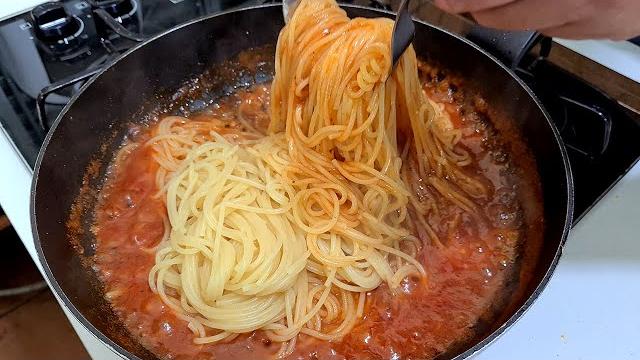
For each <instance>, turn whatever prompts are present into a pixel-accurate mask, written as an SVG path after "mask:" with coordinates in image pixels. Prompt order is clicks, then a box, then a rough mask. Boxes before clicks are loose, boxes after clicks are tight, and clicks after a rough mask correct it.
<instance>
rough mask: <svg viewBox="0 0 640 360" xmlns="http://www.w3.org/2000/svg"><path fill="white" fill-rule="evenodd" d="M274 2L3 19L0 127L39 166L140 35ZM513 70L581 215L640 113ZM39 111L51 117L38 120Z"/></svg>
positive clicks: (65, 8)
mask: <svg viewBox="0 0 640 360" xmlns="http://www.w3.org/2000/svg"><path fill="white" fill-rule="evenodd" d="M269 2H272V1H269V0H188V1H181V0H170V1H167V0H65V1H62V2H59V3H47V4H45V5H42V6H39V7H37V8H36V9H34V11H32V12H30V13H25V14H23V15H19V16H16V17H14V18H11V19H8V20H5V21H3V22H0V49H2V51H0V125H2V128H3V129H4V131H5V132H6V133H7V134H8V135H9V136H10V138H11V140H12V141H13V143H14V144H15V147H16V150H17V152H18V153H19V154H20V155H21V156H22V157H23V159H24V161H25V162H26V163H27V164H28V165H29V166H30V167H31V168H33V166H34V164H35V161H36V157H37V154H38V151H39V149H40V146H41V145H42V142H43V140H44V137H45V134H46V130H47V129H48V127H49V126H50V124H51V121H52V119H55V117H56V116H57V114H58V113H59V112H60V111H61V110H62V107H63V106H64V105H65V104H66V103H67V102H68V101H69V99H70V97H71V96H72V95H73V94H74V93H76V92H77V90H78V89H79V88H80V86H81V85H82V83H83V82H84V81H85V80H86V79H88V78H89V77H90V76H91V75H92V74H95V73H96V72H97V71H99V69H100V68H101V66H102V65H103V64H105V63H106V62H108V61H110V60H111V59H114V58H116V57H117V56H119V55H120V54H122V52H123V51H125V50H126V49H128V48H130V47H131V46H133V45H135V43H136V40H138V41H139V40H141V38H143V37H144V36H151V35H154V34H157V33H159V32H161V31H164V30H166V29H169V28H171V27H173V26H175V25H177V24H180V23H183V22H185V21H188V20H190V19H193V18H196V17H199V16H203V15H206V14H210V13H214V12H218V11H222V10H227V9H230V8H233V7H238V6H246V5H256V4H261V3H269ZM354 2H356V3H359V4H366V5H373V6H378V7H379V6H380V3H381V2H380V1H366V0H362V1H354ZM96 9H101V11H96ZM140 34H142V36H141V35H140ZM517 73H518V75H519V76H520V77H521V78H522V79H523V80H524V81H525V82H526V83H527V84H529V86H530V87H531V88H532V89H533V90H534V92H535V93H536V94H537V95H538V97H539V98H540V99H541V100H542V102H543V103H544V105H545V107H546V108H547V110H548V111H549V113H550V114H551V116H552V118H553V120H554V122H555V123H556V125H557V126H558V128H559V130H560V132H561V134H562V137H563V139H564V141H565V143H566V145H567V148H568V152H569V157H570V161H571V167H572V170H573V173H574V176H575V190H576V217H577V218H578V219H579V218H580V217H581V216H582V215H583V214H584V213H585V212H586V211H588V209H590V208H591V206H593V204H595V203H596V202H597V201H598V200H599V199H600V198H601V197H602V196H603V195H604V194H605V193H606V192H607V191H608V190H609V189H610V188H611V187H612V186H613V185H614V184H615V183H616V182H617V181H618V180H619V179H620V178H621V177H622V176H623V175H624V174H626V173H627V171H628V170H629V169H630V168H631V166H633V164H635V162H636V161H637V159H638V158H639V157H640V141H638V139H640V115H639V114H637V113H635V112H633V111H631V110H628V109H626V108H624V107H623V106H621V105H620V104H618V102H617V101H615V100H614V99H611V98H609V97H608V96H607V95H605V94H604V93H602V92H601V91H599V90H598V89H596V88H594V87H593V86H591V85H589V84H587V83H586V82H584V81H583V80H581V79H579V78H577V77H575V76H573V75H571V74H569V73H567V72H565V71H564V70H562V69H560V68H558V67H556V66H554V65H553V64H551V63H550V62H548V61H546V60H545V59H544V57H536V58H531V59H525V60H524V61H523V63H522V64H520V67H519V69H518V70H517ZM38 111H39V112H40V113H41V116H40V118H43V119H47V120H44V121H40V120H39V116H38Z"/></svg>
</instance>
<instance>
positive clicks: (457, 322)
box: [95, 66, 542, 359]
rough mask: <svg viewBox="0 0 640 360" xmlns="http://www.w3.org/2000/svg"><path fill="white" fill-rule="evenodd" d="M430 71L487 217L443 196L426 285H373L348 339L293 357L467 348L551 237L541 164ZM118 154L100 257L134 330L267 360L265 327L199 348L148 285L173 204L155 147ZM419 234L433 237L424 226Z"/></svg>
mask: <svg viewBox="0 0 640 360" xmlns="http://www.w3.org/2000/svg"><path fill="white" fill-rule="evenodd" d="M421 75H422V77H423V79H424V82H425V89H426V91H427V93H428V94H429V95H430V96H431V98H432V99H434V100H436V101H439V102H442V103H445V104H446V110H447V111H448V112H449V114H450V115H451V117H452V121H453V123H454V125H455V126H456V127H458V128H461V129H463V133H464V137H463V139H462V141H461V142H462V144H463V146H464V147H466V148H467V149H468V150H469V151H470V152H471V153H472V154H473V157H474V160H475V161H474V163H473V164H472V165H470V166H468V167H466V168H465V170H466V171H469V172H470V173H474V174H476V176H478V177H480V178H482V179H483V181H484V182H485V183H486V184H487V185H488V186H489V188H490V189H491V192H490V197H489V199H487V200H483V201H482V202H481V203H479V205H480V209H483V211H484V214H482V215H483V218H484V219H485V220H484V221H477V220H475V219H473V218H471V217H469V216H466V215H463V214H460V213H459V211H458V210H456V209H455V207H453V206H450V205H448V204H447V203H446V202H445V201H444V200H439V204H440V207H441V208H442V209H443V210H442V213H441V215H440V217H439V218H433V219H429V222H430V224H431V226H432V227H433V228H434V229H435V230H436V232H437V233H438V235H439V237H440V238H441V239H443V241H442V242H443V244H444V246H443V247H437V246H434V245H430V244H426V245H425V246H424V248H423V249H422V252H421V253H420V255H419V259H420V260H421V261H422V263H423V264H424V266H425V269H426V271H427V273H428V282H427V283H426V284H424V283H422V282H418V281H417V279H411V278H409V279H406V280H405V281H404V282H403V286H402V287H401V290H400V291H399V292H398V293H396V294H391V292H390V291H389V289H387V288H386V287H384V286H382V287H380V288H378V289H376V290H375V291H372V292H371V293H369V294H368V296H367V301H366V307H365V315H364V317H363V319H361V320H360V321H359V323H358V324H357V325H356V326H355V328H354V329H353V330H352V331H351V332H350V333H349V335H348V336H346V337H345V338H343V339H342V340H340V341H336V342H322V341H318V340H315V339H312V338H308V337H304V336H300V338H299V341H298V344H297V346H296V352H295V353H294V354H293V355H292V356H291V358H304V359H344V358H348V359H401V358H402V359H416V358H433V357H435V356H437V355H439V354H442V353H446V352H447V351H454V352H455V351H456V350H455V349H456V347H457V346H459V345H460V344H463V345H464V343H465V342H466V341H468V340H470V339H473V338H474V337H476V336H478V335H481V334H482V333H483V332H485V331H486V330H488V329H490V328H491V325H490V324H491V323H492V321H493V320H495V318H496V317H498V316H500V311H499V310H504V308H505V307H506V306H507V304H508V303H509V302H510V299H512V297H513V294H514V293H516V292H515V290H517V289H516V288H517V287H518V286H522V285H523V283H524V282H525V281H526V274H523V272H524V271H526V267H523V266H522V264H523V262H526V261H527V259H525V258H528V259H531V258H534V257H535V251H528V250H526V249H528V248H529V249H530V248H535V244H536V243H539V242H540V237H541V236H542V231H541V229H542V216H541V210H540V208H541V199H540V190H539V186H538V185H537V183H536V181H535V176H534V175H533V174H535V170H533V169H523V168H522V167H523V166H527V165H526V164H531V163H532V162H531V161H529V162H527V161H517V160H518V159H515V157H514V156H509V153H508V150H507V149H508V148H509V147H508V146H507V145H505V144H506V142H502V141H499V140H496V139H501V138H504V137H507V136H509V135H508V131H505V132H504V133H503V132H501V133H500V136H497V135H496V134H497V133H496V130H495V129H494V128H493V127H492V126H491V125H489V124H488V120H487V110H486V105H484V104H483V102H482V101H481V100H478V99H475V100H474V99H473V98H471V97H469V96H463V95H461V92H460V91H457V86H456V85H455V84H454V83H453V82H450V81H449V80H448V79H447V78H446V77H443V76H442V75H441V74H439V72H437V71H436V70H434V69H433V68H429V67H426V66H423V67H422V68H421ZM267 101H268V88H267V87H264V86H256V87H254V88H252V89H250V90H243V91H238V92H237V93H236V94H235V95H232V96H230V97H228V98H227V99H223V100H221V101H220V102H219V103H217V104H216V105H215V106H212V107H211V108H209V109H208V110H207V111H204V112H202V113H200V114H199V115H197V117H198V119H199V120H205V121H206V119H207V118H210V117H212V116H213V117H216V118H223V119H228V120H229V121H233V119H234V116H235V115H234V114H235V113H236V110H237V107H238V106H239V105H240V104H244V105H243V109H244V110H243V111H246V113H245V117H246V118H248V119H252V120H253V121H254V123H255V125H256V126H259V127H264V126H266V122H268V118H266V121H265V114H267V113H268V112H266V111H265V110H266V108H267V106H268V103H267ZM134 130H136V131H135V132H137V135H135V136H134V137H133V139H132V140H131V143H132V144H141V143H144V141H145V140H146V139H148V137H149V132H150V131H149V129H148V128H140V129H134ZM127 149H131V148H129V147H128V148H127ZM121 155H122V156H119V158H118V159H117V160H116V161H115V163H114V164H113V165H112V170H111V172H110V175H109V178H108V180H107V182H106V185H105V187H104V188H103V190H102V193H101V201H100V203H99V206H98V208H97V210H96V224H95V225H96V226H95V233H96V249H97V250H96V256H95V262H96V268H97V269H98V273H99V275H100V278H101V279H102V281H103V283H104V287H105V291H106V294H107V298H108V300H109V301H110V303H111V304H112V306H113V308H114V310H115V311H116V313H117V314H118V315H119V316H120V318H121V319H122V321H123V323H124V325H125V326H126V328H127V329H128V331H129V332H130V333H131V334H132V335H133V336H134V337H136V338H137V339H139V341H140V342H141V343H142V344H143V345H144V346H145V347H147V348H148V349H149V350H150V351H152V352H153V353H154V354H156V355H157V356H158V357H160V358H163V359H248V358H252V359H261V358H270V357H271V356H272V355H273V354H275V353H276V352H277V351H278V349H279V344H272V343H271V342H269V341H268V340H266V338H265V337H264V336H262V335H261V334H260V332H256V333H253V334H250V335H244V336H240V337H238V338H236V339H234V340H233V341H231V342H230V343H222V344H215V345H195V344H194V343H193V342H192V339H193V334H192V333H191V331H190V330H189V329H188V328H187V324H186V322H184V321H182V320H180V319H178V318H177V317H176V316H175V315H174V314H173V313H172V311H171V310H169V309H168V308H167V307H166V306H165V305H164V304H163V303H162V301H161V300H160V298H159V297H158V296H157V295H156V294H154V293H153V292H152V291H151V290H150V289H149V285H148V273H149V270H150V268H151V267H152V266H153V264H154V254H153V252H152V251H149V250H147V249H148V248H151V247H153V246H154V245H156V244H157V243H158V242H159V241H160V240H161V238H162V236H163V219H164V217H165V211H166V209H165V207H164V204H163V202H162V200H161V199H155V198H154V197H153V194H154V193H155V192H156V191H157V189H156V186H155V179H154V176H155V171H156V169H157V165H156V164H155V163H154V161H153V159H152V153H151V149H150V148H148V147H144V146H137V147H135V148H133V150H125V153H123V154H121ZM522 156H524V155H522ZM522 164H525V165H522ZM525 174H529V175H525ZM416 233H417V234H418V235H424V234H421V231H420V229H416ZM421 237H422V238H424V236H421ZM525 255H526V256H525ZM496 310H498V311H496ZM487 324H489V325H487Z"/></svg>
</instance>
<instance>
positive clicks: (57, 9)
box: [31, 2, 85, 53]
mask: <svg viewBox="0 0 640 360" xmlns="http://www.w3.org/2000/svg"><path fill="white" fill-rule="evenodd" d="M31 19H32V21H33V25H34V28H35V34H36V36H37V37H38V39H40V40H41V43H42V44H43V45H44V47H45V48H46V49H47V50H49V51H51V52H52V53H61V52H62V53H64V52H67V51H69V50H72V49H75V48H77V47H78V46H79V45H81V43H82V37H81V35H82V33H83V32H84V29H85V25H84V22H83V21H82V20H80V18H78V17H77V16H74V15H70V14H69V13H68V12H67V10H66V9H65V8H64V6H63V5H62V4H61V3H54V2H50V3H44V4H42V5H39V6H36V7H35V8H34V9H33V10H32V11H31Z"/></svg>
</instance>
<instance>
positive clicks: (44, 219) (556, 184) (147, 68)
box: [31, 5, 573, 359]
mask: <svg viewBox="0 0 640 360" xmlns="http://www.w3.org/2000/svg"><path fill="white" fill-rule="evenodd" d="M345 9H346V10H347V12H348V14H349V16H351V17H355V16H362V17H379V16H387V17H389V16H391V15H392V14H391V13H388V12H384V11H380V10H374V9H370V8H364V7H357V6H345ZM283 25H284V24H283V20H282V12H281V8H280V6H278V5H267V6H258V7H252V8H247V9H241V10H235V11H230V12H226V13H221V14H217V15H213V16H208V17H205V18H201V19H197V20H194V21H192V22H189V23H186V24H184V25H181V26H179V27H176V28H174V29H172V30H170V31H167V32H165V33H163V34H161V35H158V36H156V37H154V38H152V39H150V40H148V41H146V42H145V43H143V44H141V45H139V46H137V47H135V48H133V49H132V50H130V51H128V52H127V53H126V54H124V56H122V57H121V58H119V59H118V60H116V61H115V62H114V63H112V64H111V65H110V66H108V67H106V68H105V69H104V70H103V71H102V72H101V73H99V74H98V75H97V76H95V77H93V78H92V79H91V80H90V81H88V82H87V84H85V85H84V86H83V88H82V90H81V91H80V92H79V94H77V95H76V96H75V97H74V98H73V99H72V101H71V102H70V103H69V104H68V105H67V106H66V107H65V108H64V110H63V111H62V113H61V114H60V115H59V116H58V118H57V119H56V121H55V123H54V124H53V126H52V128H51V130H50V132H49V133H48V135H47V137H46V139H45V143H44V146H43V147H42V150H41V151H40V154H39V156H38V160H37V164H36V168H35V175H34V180H33V186H32V194H31V221H32V229H33V234H34V238H35V243H36V249H37V251H38V256H39V258H40V261H41V262H42V264H43V267H44V271H45V275H46V277H47V279H48V280H49V282H50V284H51V286H52V288H53V290H54V291H55V292H56V293H57V295H58V296H59V298H61V299H62V302H63V306H65V307H66V308H67V309H68V310H69V311H70V312H71V313H72V314H73V316H75V317H76V318H77V319H78V320H79V321H80V323H81V324H82V325H84V326H85V327H86V328H87V330H89V331H90V332H91V333H93V334H94V335H95V336H96V337H97V338H98V339H99V340H100V341H102V342H103V343H104V344H105V345H106V346H108V347H110V348H111V349H112V350H113V351H114V352H115V353H116V354H118V355H119V356H121V357H122V358H127V359H154V358H155V357H154V356H153V355H152V354H151V353H150V352H149V351H147V350H146V349H145V348H144V347H142V346H141V345H140V344H139V343H138V341H136V340H135V339H134V338H133V337H132V336H130V335H129V334H128V333H127V332H126V330H125V329H124V327H123V326H122V325H121V323H120V321H119V320H118V318H117V316H116V315H115V314H114V313H113V311H112V310H111V308H110V307H109V306H108V304H107V303H106V301H105V300H104V296H103V292H102V289H101V286H100V282H99V281H98V279H97V277H96V274H95V273H94V272H93V271H92V270H91V269H90V264H88V263H87V261H88V259H90V258H91V255H92V254H93V251H94V248H93V247H92V244H93V238H92V236H91V231H90V228H89V226H90V223H91V215H90V213H91V208H92V205H93V204H94V203H95V199H96V197H97V196H96V191H95V189H97V188H99V186H100V179H103V178H104V175H105V172H106V167H107V164H108V162H109V160H110V158H111V157H112V155H113V153H114V151H116V149H117V146H118V144H120V143H121V141H122V139H123V136H125V133H126V131H127V128H128V127H127V124H129V123H130V122H131V121H134V119H139V118H141V117H142V114H146V113H148V112H149V111H151V110H153V108H154V106H157V104H158V102H162V101H168V100H167V98H166V97H165V95H166V94H171V93H173V92H175V91H176V90H177V89H178V88H180V87H181V86H182V85H183V84H184V83H185V81H186V80H188V79H192V78H194V77H196V76H198V75H199V74H201V73H203V72H204V71H205V70H206V69H208V68H209V67H211V66H212V65H213V64H216V63H220V62H222V61H223V60H225V59H228V58H230V57H232V56H234V55H236V54H238V53H239V52H241V51H242V50H246V49H248V48H255V47H260V46H264V45H267V44H275V43H276V40H277V36H278V32H279V31H280V29H281V28H282V26H283ZM415 25H416V37H415V41H414V46H415V49H416V52H417V54H418V56H419V57H420V58H423V59H427V60H429V61H434V62H435V63H438V64H443V65H444V66H445V67H446V69H447V70H449V71H451V72H452V73H455V74H458V75H460V76H462V77H463V78H464V79H465V88H466V90H468V91H471V92H475V93H478V94H481V95H482V97H483V98H484V99H485V100H486V101H487V103H488V104H489V105H490V107H491V109H492V111H493V112H495V114H496V115H495V116H496V117H500V116H504V117H506V118H508V119H511V121H512V123H513V126H514V127H515V128H516V130H517V131H518V132H519V133H520V134H521V135H522V138H523V140H524V142H525V143H526V144H527V145H528V147H529V148H530V150H531V152H532V153H533V155H534V156H535V159H536V164H537V170H538V172H539V175H540V179H541V186H542V191H543V201H544V205H543V207H544V219H545V228H544V241H543V244H542V249H541V252H540V256H539V258H538V261H537V263H536V264H535V266H534V268H533V273H532V277H531V279H530V280H529V281H528V283H527V284H525V285H526V286H524V288H523V291H522V292H521V295H520V296H519V297H518V298H516V299H514V300H513V305H512V306H509V307H508V309H505V310H504V311H505V313H504V314H502V316H500V317H498V320H497V321H496V322H495V323H493V324H490V326H488V327H487V328H486V330H485V331H483V332H480V333H478V335H477V336H476V337H475V338H474V339H472V340H471V341H469V342H467V343H465V344H463V345H462V346H460V347H459V348H456V349H455V350H453V351H451V352H449V353H447V354H445V355H443V357H446V358H455V359H464V358H467V357H469V356H471V355H473V354H474V353H476V352H478V351H480V350H481V349H483V348H484V347H485V346H487V345H488V344H489V343H491V342H492V341H493V340H495V339H496V338H497V337H498V336H499V335H500V334H502V333H503V332H504V331H505V330H506V329H507V328H509V327H510V326H511V325H512V324H513V323H514V322H515V321H516V320H517V319H518V318H520V317H521V316H522V314H523V313H524V312H525V311H526V310H527V309H528V308H529V307H530V306H531V304H532V303H533V302H534V301H535V300H536V298H537V297H538V296H539V294H540V293H541V291H542V290H543V288H544V287H545V285H546V284H547V282H548V280H549V278H550V277H551V274H552V272H553V270H554V269H555V267H556V264H557V262H558V259H559V257H560V255H561V253H562V247H563V245H564V242H565V240H566V237H567V234H568V231H569V228H570V224H571V217H572V212H573V187H572V179H571V172H570V169H569V163H568V160H567V155H566V152H565V149H564V146H563V144H562V141H561V139H560V137H559V135H558V131H557V130H556V128H555V127H554V125H553V124H552V122H551V121H550V119H549V116H548V115H547V113H546V112H545V110H544V109H543V108H542V106H541V105H540V103H539V102H538V100H537V99H536V98H535V96H534V94H533V93H532V92H531V91H530V90H529V89H528V88H527V87H526V85H524V83H522V82H521V81H520V80H519V79H518V78H517V77H516V76H515V75H514V74H513V72H511V71H510V70H509V69H508V67H507V66H505V65H503V64H502V63H501V62H500V61H499V60H497V58H495V57H493V56H492V55H489V53H487V52H486V51H484V50H482V49H481V48H480V47H478V46H476V45H474V44H473V43H471V42H470V41H468V40H466V39H464V38H461V37H459V36H457V35H454V34H451V33H449V32H446V31H444V30H441V29H438V28H436V27H433V26H431V25H429V24H426V23H423V22H419V21H416V24H415ZM498 45H500V44H498ZM502 45H504V44H502ZM507 45H508V44H507ZM507 47H508V46H507ZM507 53H508V51H507ZM163 94H164V95H163ZM88 169H89V171H88ZM83 185H84V187H83ZM81 188H84V189H90V190H91V189H93V191H84V192H81V191H80V189H81ZM79 196H80V197H82V198H84V200H86V201H85V202H84V203H85V207H84V208H82V207H81V208H78V207H77V206H76V207H75V208H74V207H73V204H74V202H75V201H76V200H77V198H78V197H79ZM71 211H76V212H79V213H81V214H82V216H81V218H82V219H84V220H85V221H83V222H82V224H80V226H79V227H76V228H75V231H74V233H73V234H70V233H69V227H68V226H67V225H68V224H66V222H67V221H68V219H69V215H70V212H71Z"/></svg>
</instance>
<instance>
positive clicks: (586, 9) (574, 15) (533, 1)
mask: <svg viewBox="0 0 640 360" xmlns="http://www.w3.org/2000/svg"><path fill="white" fill-rule="evenodd" d="M590 4H592V2H591V1H584V0H567V1H564V2H557V1H554V0H542V1H540V0H520V1H516V2H512V3H509V4H507V5H504V6H501V7H497V8H493V9H489V10H482V11H478V12H474V13H472V15H473V17H474V18H475V19H476V21H478V23H480V24H481V25H484V26H489V27H494V28H499V29H507V30H538V29H546V28H551V27H557V26H561V25H564V24H567V23H571V22H574V21H578V20H580V19H582V18H585V17H588V16H590V15H591V14H592V13H593V12H594V11H595V8H594V6H593V5H590Z"/></svg>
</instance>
